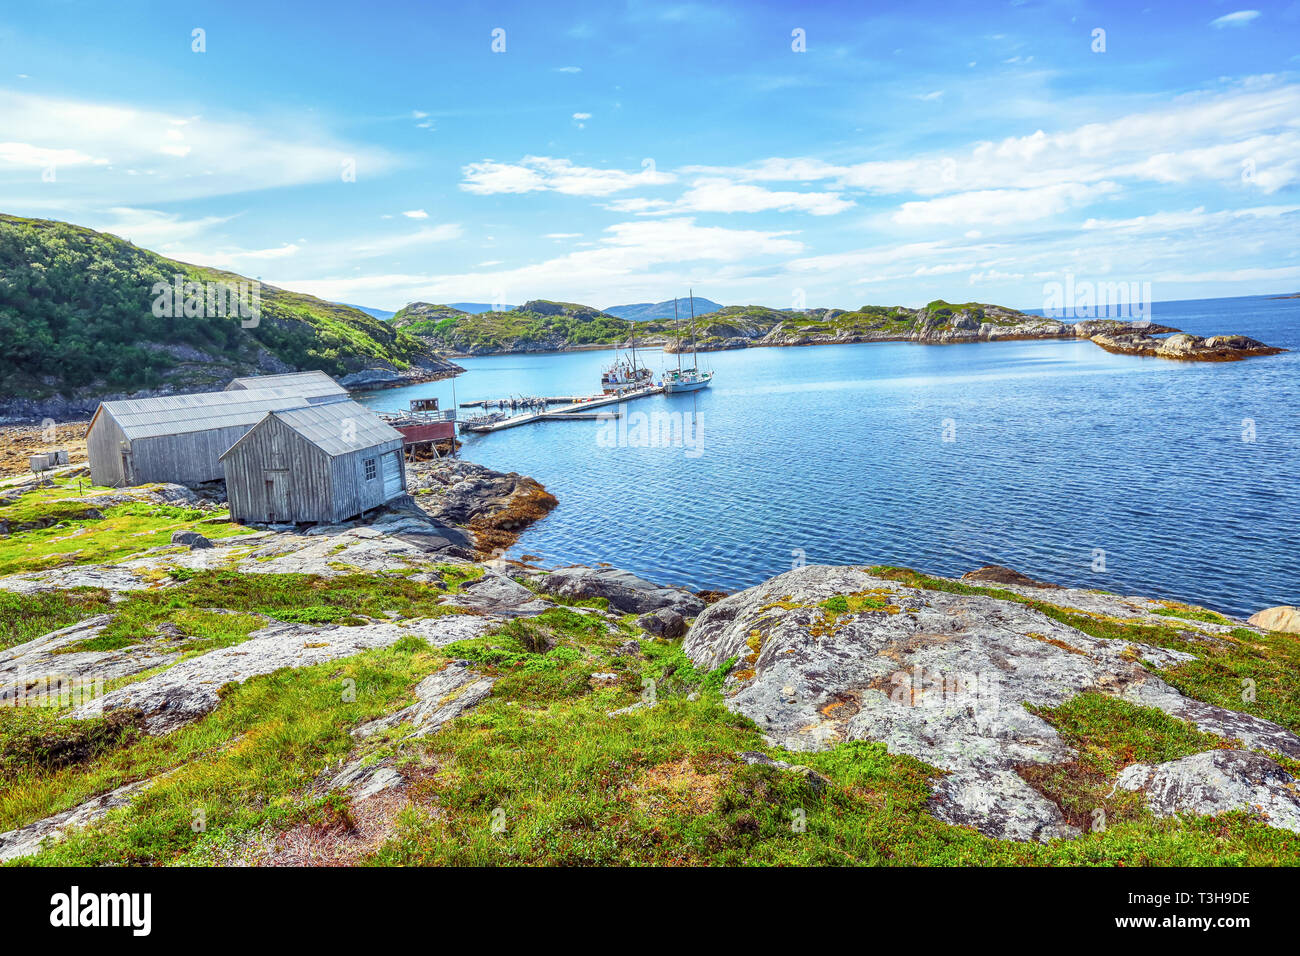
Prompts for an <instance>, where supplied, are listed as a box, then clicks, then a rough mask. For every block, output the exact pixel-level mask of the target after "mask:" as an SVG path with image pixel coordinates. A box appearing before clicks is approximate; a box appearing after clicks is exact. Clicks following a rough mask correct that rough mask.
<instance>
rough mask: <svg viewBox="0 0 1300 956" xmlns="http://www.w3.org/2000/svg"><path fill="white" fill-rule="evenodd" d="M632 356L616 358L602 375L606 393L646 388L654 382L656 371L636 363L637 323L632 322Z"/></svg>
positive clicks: (601, 386)
mask: <svg viewBox="0 0 1300 956" xmlns="http://www.w3.org/2000/svg"><path fill="white" fill-rule="evenodd" d="M631 351H632V356H631V358H630V359H616V360H615V362H614V364H613V365H611V366H610V367H609V368H607V369H605V371H604V373H603V374H602V375H601V376H600V389H601V391H603V392H604V393H605V394H606V395H613V394H615V393H617V392H627V391H631V390H634V389H638V388H645V387H646V386H648V385H652V384H654V373H652V372H651V371H650V369H648V368H647V367H646V366H644V365H637V364H636V323H635V322H633V323H632V349H631Z"/></svg>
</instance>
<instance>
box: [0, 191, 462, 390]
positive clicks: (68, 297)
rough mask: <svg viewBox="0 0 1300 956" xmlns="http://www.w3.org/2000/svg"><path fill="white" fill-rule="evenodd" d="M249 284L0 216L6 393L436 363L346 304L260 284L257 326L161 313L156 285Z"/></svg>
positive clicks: (64, 229)
mask: <svg viewBox="0 0 1300 956" xmlns="http://www.w3.org/2000/svg"><path fill="white" fill-rule="evenodd" d="M176 275H181V276H183V277H184V279H185V281H196V282H205V283H206V282H223V283H234V282H245V283H247V282H249V281H250V280H248V279H246V278H244V277H243V276H238V275H235V274H234V273H230V272H223V271H220V270H217V269H209V268H205V267H203V266H196V265H192V264H189V263H184V262H177V261H175V260H172V259H167V258H165V257H164V256H160V255H158V254H157V253H154V252H150V251H149V250H147V249H142V248H140V247H138V246H136V245H133V244H132V243H129V242H127V241H125V240H123V239H120V238H118V237H117V236H113V235H110V234H108V233H102V232H96V231H94V230H92V229H86V228H84V227H81V226H75V225H72V224H69V223H64V222H52V221H48V220H43V219H23V218H19V217H17V216H8V215H0V336H2V337H3V340H4V342H5V349H4V351H3V354H0V398H6V397H12V396H23V397H26V398H42V397H45V396H49V395H63V396H82V395H91V394H100V393H129V392H134V391H139V390H143V389H155V388H160V387H164V386H165V387H172V388H177V389H181V388H185V389H196V388H203V387H206V386H209V385H213V384H218V383H223V382H224V381H226V380H228V379H230V378H231V377H232V376H234V375H239V374H248V373H254V372H257V371H271V370H279V371H286V370H298V369H322V370H324V371H326V372H328V373H330V374H332V375H345V374H347V373H348V372H352V371H356V370H358V369H361V368H368V367H373V366H388V367H391V368H394V369H408V368H410V367H412V366H413V365H418V364H421V363H428V362H437V359H436V356H434V355H433V354H432V353H431V351H430V349H429V346H428V345H427V343H425V342H422V341H420V340H419V339H417V338H414V337H413V336H411V335H409V334H407V333H405V332H403V331H401V330H400V329H398V328H394V327H393V326H392V325H391V324H389V323H387V322H384V321H381V320H380V319H377V318H374V317H373V316H370V315H367V314H366V313H365V312H362V311H361V310H359V309H355V308H352V307H351V306H346V305H339V304H337V303H333V302H325V301H323V300H321V299H317V298H315V297H314V296H310V295H304V294H302V293H297V292H290V291H288V290H285V289H278V288H275V287H274V286H269V285H266V284H262V286H261V314H260V320H259V321H258V323H257V325H256V327H255V328H243V327H241V321H240V320H239V319H238V318H229V317H226V316H212V317H206V318H204V317H185V316H183V315H180V316H176V317H161V318H160V317H158V316H155V315H154V314H153V310H152V306H153V302H154V298H155V296H154V294H153V292H152V289H153V287H154V284H155V283H158V282H164V283H171V282H173V281H174V277H175V276H176Z"/></svg>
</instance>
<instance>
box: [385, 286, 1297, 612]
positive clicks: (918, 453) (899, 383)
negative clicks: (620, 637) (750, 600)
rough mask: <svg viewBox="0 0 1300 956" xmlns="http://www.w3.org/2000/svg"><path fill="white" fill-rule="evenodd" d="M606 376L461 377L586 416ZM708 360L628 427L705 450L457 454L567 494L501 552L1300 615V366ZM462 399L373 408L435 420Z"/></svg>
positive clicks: (948, 350) (601, 445) (947, 349)
mask: <svg viewBox="0 0 1300 956" xmlns="http://www.w3.org/2000/svg"><path fill="white" fill-rule="evenodd" d="M1152 319H1153V320H1154V321H1156V322H1161V323H1167V324H1170V325H1174V326H1177V327H1180V328H1183V329H1186V330H1187V331H1190V332H1196V333H1198V334H1203V335H1204V334H1213V333H1226V332H1235V333H1242V334H1246V335H1250V336H1253V337H1255V338H1258V339H1261V340H1263V341H1265V342H1268V343H1269V344H1273V345H1280V346H1284V347H1288V348H1291V349H1298V350H1300V300H1296V299H1290V300H1284V299H1269V298H1264V297H1252V298H1244V299H1241V298H1238V299H1217V300H1201V301H1193V302H1169V303H1156V304H1155V307H1154V310H1153V314H1152ZM611 354H612V353H610V352H608V351H597V352H578V353H569V354H550V355H533V356H499V357H492V358H472V359H464V360H462V361H461V364H463V365H464V366H465V367H466V369H467V373H466V374H465V375H462V376H460V377H459V378H458V379H457V380H456V382H455V390H456V395H457V398H459V399H460V400H461V401H464V400H466V399H471V398H483V397H497V396H502V395H509V394H529V395H569V394H584V393H585V394H590V393H593V392H595V391H597V390H598V387H597V383H598V380H599V374H600V371H601V369H602V367H604V366H605V365H607V364H608V363H609V361H610V357H611ZM701 359H702V364H704V365H705V366H706V367H712V368H713V369H714V370H715V371H716V377H715V380H714V381H715V385H714V387H713V388H711V389H709V390H707V391H704V392H699V393H696V394H694V395H682V396H674V397H666V396H663V397H655V398H650V399H643V400H640V401H638V402H635V403H633V404H632V405H630V406H629V408H628V411H629V413H635V412H646V413H648V414H649V413H655V412H693V413H698V416H699V423H700V433H699V443H698V446H697V447H698V454H696V452H695V451H691V450H690V449H687V448H684V447H680V445H679V446H676V447H671V446H670V447H628V446H627V445H624V446H622V447H618V446H615V447H606V446H608V445H610V444H611V442H609V441H604V442H602V440H601V429H602V427H604V428H605V429H606V431H608V426H602V425H601V424H600V423H597V422H592V421H584V422H548V423H544V424H535V425H528V426H524V427H521V428H517V429H511V430H509V431H505V432H501V433H497V434H494V435H484V436H468V437H467V439H466V441H465V445H464V449H463V451H462V454H463V455H464V456H465V457H466V458H468V459H470V460H472V461H476V462H480V463H482V464H484V465H487V466H489V467H492V468H496V469H500V470H503V471H518V472H520V473H522V474H526V475H531V476H533V477H535V478H537V479H538V480H539V481H541V482H542V483H543V484H545V485H546V486H547V488H549V489H550V490H551V491H552V492H553V493H554V494H555V495H556V496H557V497H558V498H559V501H560V505H559V507H558V508H556V509H555V511H554V512H552V513H551V514H550V515H549V516H548V517H547V518H545V519H543V520H542V521H540V522H538V523H537V524H536V525H534V526H533V527H532V528H530V529H529V530H528V531H527V532H525V533H524V535H523V537H522V539H521V540H520V542H519V545H518V546H517V547H516V548H515V549H514V551H512V552H511V554H512V556H520V555H523V554H530V555H536V556H538V557H539V558H540V561H541V563H543V564H546V565H557V564H569V563H574V562H578V563H585V564H592V563H597V562H608V563H610V564H613V565H616V566H618V567H622V568H627V569H629V570H633V571H637V572H639V573H642V574H644V575H645V576H647V577H649V578H651V579H653V580H658V581H663V582H671V583H679V584H685V585H689V586H691V587H696V588H704V587H716V588H722V589H727V590H730V589H735V588H741V587H746V586H749V585H752V584H756V583H758V582H760V581H762V580H764V579H766V578H768V577H770V576H772V575H773V574H777V573H780V572H782V571H785V570H789V568H790V567H791V565H792V562H793V561H795V560H797V558H798V556H799V553H802V556H803V557H804V559H805V560H806V561H807V562H808V563H832V564H839V563H863V562H869V563H876V562H885V563H897V564H905V565H908V566H911V567H916V568H919V569H923V570H926V571H930V572H935V573H940V574H960V573H962V572H964V571H967V570H970V569H971V568H974V567H978V566H979V565H982V564H987V563H993V562H996V563H999V564H1006V565H1009V566H1011V567H1014V568H1016V569H1018V570H1021V571H1023V572H1025V573H1027V574H1030V575H1033V576H1035V577H1040V578H1043V579H1045V580H1048V581H1055V582H1058V583H1061V584H1070V585H1076V586H1085V587H1098V588H1104V589H1107V590H1114V591H1120V592H1124V593H1132V594H1137V593H1141V594H1150V595H1155V596H1162V597H1171V598H1178V599H1183V600H1190V601H1194V602H1196V603H1200V604H1204V605H1207V606H1209V607H1213V608H1217V609H1220V610H1224V611H1227V612H1231V613H1250V612H1253V611H1255V610H1258V609H1259V608H1262V607H1268V606H1271V605H1276V604H1294V603H1300V546H1298V545H1300V541H1298V540H1297V539H1298V538H1300V535H1298V534H1297V522H1298V520H1300V478H1298V476H1297V463H1298V462H1300V434H1298V428H1300V351H1293V352H1289V353H1285V354H1282V355H1278V356H1273V357H1266V358H1257V359H1251V360H1248V361H1244V362H1237V363H1226V364H1218V363H1207V364H1194V363H1180V362H1169V361H1165V360H1161V359H1143V358H1132V357H1125V356H1117V355H1111V354H1109V353H1106V352H1103V351H1102V350H1101V349H1099V348H1097V347H1096V346H1094V345H1092V344H1091V343H1089V342H1007V343H989V344H978V345H956V346H920V345H910V344H904V343H888V344H876V345H833V346H821V347H811V348H760V349H748V350H743V351H736V352H719V353H712V354H710V355H708V356H701ZM646 360H647V362H648V364H649V365H650V366H651V367H652V368H654V369H656V370H658V369H659V368H661V367H662V366H663V365H664V364H666V363H667V362H669V361H671V362H673V363H675V361H676V359H675V358H673V357H666V356H663V355H662V353H660V352H649V353H647V354H646ZM452 387H453V386H452V383H451V382H437V383H432V384H428V385H419V386H412V387H410V388H404V389H395V390H391V391H384V392H374V393H370V394H368V395H365V396H364V397H363V398H362V400H363V401H365V402H366V403H367V404H369V405H371V406H373V407H376V408H396V407H399V406H404V405H405V404H406V402H407V401H408V400H409V399H410V398H412V397H416V396H424V395H438V396H439V397H440V398H442V400H443V402H444V406H446V404H447V403H449V402H450V401H451V399H452ZM1245 420H1250V421H1252V422H1253V423H1254V440H1253V441H1247V440H1243V436H1245V437H1250V435H1249V423H1248V422H1247V423H1245V424H1243V423H1244V422H1245ZM628 424H629V426H631V425H632V424H633V419H632V418H631V417H629V419H628ZM945 430H946V431H947V433H948V434H949V435H950V436H951V437H952V439H953V440H952V441H944V440H943V437H944V434H945ZM691 437H694V436H693V435H692V436H691ZM688 452H689V453H688ZM1096 549H1100V550H1102V551H1104V552H1105V555H1104V563H1105V567H1104V570H1102V569H1100V566H1098V569H1097V570H1094V564H1095V563H1096V559H1095V551H1096Z"/></svg>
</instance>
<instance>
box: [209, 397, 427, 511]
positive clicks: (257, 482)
mask: <svg viewBox="0 0 1300 956" xmlns="http://www.w3.org/2000/svg"><path fill="white" fill-rule="evenodd" d="M221 463H222V465H223V466H224V468H225V472H226V496H227V498H228V499H229V501H230V516H231V518H233V519H234V520H235V521H245V522H266V523H290V522H293V523H296V522H317V523H333V522H337V521H344V520H346V519H348V518H351V517H354V516H356V515H359V514H361V513H362V512H363V511H368V510H370V509H371V508H377V507H379V506H380V505H383V504H385V503H386V502H389V501H392V500H393V499H394V498H398V497H401V496H402V495H404V494H405V493H406V469H405V462H404V461H403V459H402V435H401V433H400V432H398V431H397V430H396V429H394V428H392V427H391V426H390V425H388V424H386V423H385V422H383V421H382V420H380V419H379V418H378V417H377V416H376V415H375V414H374V413H373V412H371V411H370V410H369V409H368V408H365V407H364V406H362V405H358V404H357V403H356V402H351V401H345V402H333V403H330V404H327V405H312V406H308V407H306V408H295V409H287V410H282V411H279V410H278V411H272V412H268V413H267V414H266V416H265V417H264V418H262V420H261V421H259V422H258V423H257V424H256V425H254V426H253V427H252V428H250V429H249V430H248V433H247V434H246V435H244V436H243V437H242V438H240V439H239V441H237V442H235V443H234V444H233V445H232V446H231V447H230V449H229V450H228V451H226V453H225V454H224V455H222V456H221Z"/></svg>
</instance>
